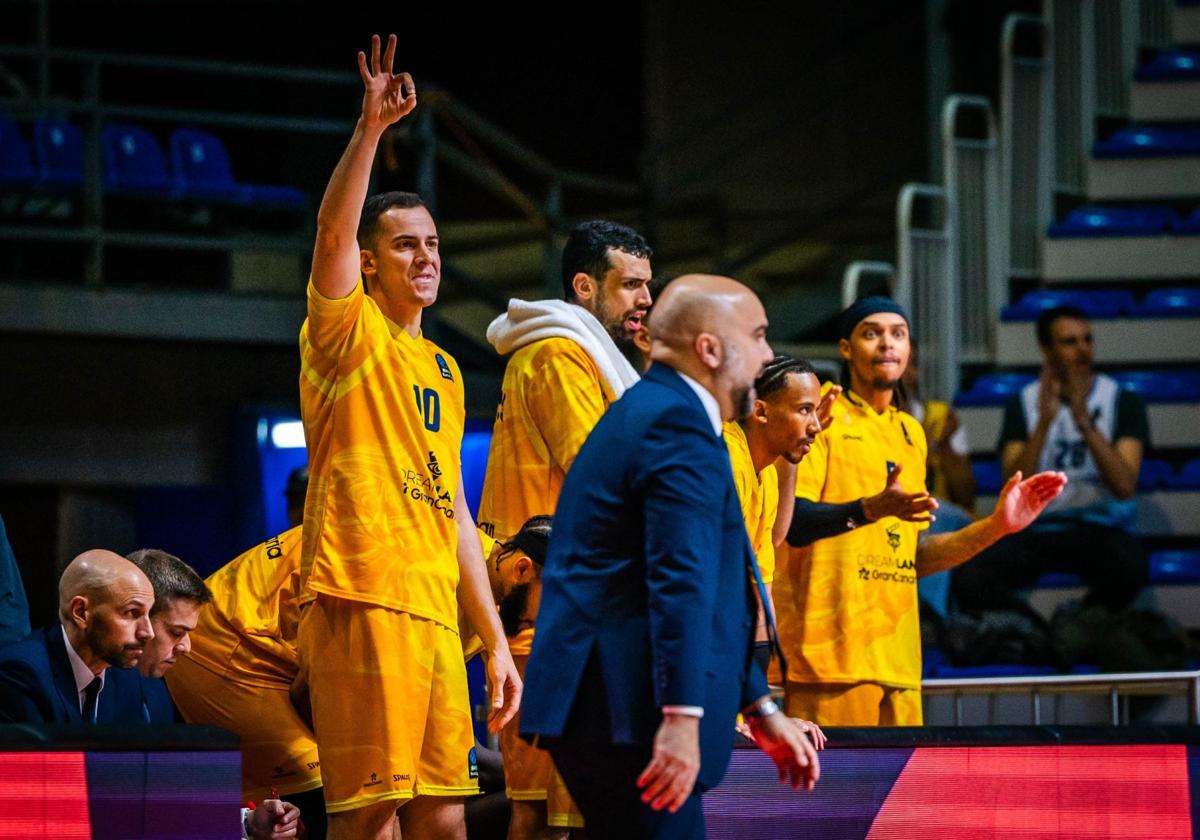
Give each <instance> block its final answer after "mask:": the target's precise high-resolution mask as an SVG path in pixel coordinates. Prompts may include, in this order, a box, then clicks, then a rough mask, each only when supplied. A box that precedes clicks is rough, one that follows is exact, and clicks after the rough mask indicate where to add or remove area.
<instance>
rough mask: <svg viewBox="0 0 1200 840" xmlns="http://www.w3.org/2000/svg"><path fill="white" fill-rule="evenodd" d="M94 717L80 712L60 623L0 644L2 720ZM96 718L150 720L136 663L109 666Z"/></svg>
mask: <svg viewBox="0 0 1200 840" xmlns="http://www.w3.org/2000/svg"><path fill="white" fill-rule="evenodd" d="M90 722H91V721H84V720H83V717H82V716H81V715H80V713H79V691H78V689H77V688H76V687H75V676H74V674H72V672H71V660H69V659H68V658H67V646H66V642H64V641H63V634H62V626H61V625H59V624H58V623H57V622H55V623H53V624H48V625H46V626H45V627H39V628H37V629H36V630H34V631H33V632H32V633H30V634H29V635H28V636H26V637H25V638H24V639H22V640H21V641H19V642H14V643H13V644H11V645H8V646H7V647H4V648H2V649H0V723H90ZM96 722H97V723H145V722H146V717H145V713H144V711H143V696H142V677H141V675H140V674H139V673H138V671H137V669H136V668H109V669H108V670H107V671H105V674H104V690H103V691H102V692H100V699H99V701H98V703H97V706H96Z"/></svg>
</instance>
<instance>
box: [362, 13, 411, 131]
mask: <svg viewBox="0 0 1200 840" xmlns="http://www.w3.org/2000/svg"><path fill="white" fill-rule="evenodd" d="M379 46H380V44H379V36H378V35H372V36H371V63H370V66H368V65H367V56H366V54H364V53H361V52H360V53H359V54H358V73H359V75H360V76H362V80H363V105H362V119H363V122H364V123H365V124H366V126H367V127H368V128H374V129H377V130H380V131H382V130H383V129H385V128H387V127H388V126H389V125H391V124H392V123H394V122H396V121H397V120H399V119H400V118H401V117H404V116H405V115H407V114H408V113H409V112H410V111H412V109H413V108H415V107H417V88H416V86H415V85H414V84H413V80H412V76H410V75H409V74H407V73H392V62H393V61H394V60H395V58H396V36H395V35H389V36H388V42H387V50H386V51H384V53H383V61H382V63H381V62H380V60H379Z"/></svg>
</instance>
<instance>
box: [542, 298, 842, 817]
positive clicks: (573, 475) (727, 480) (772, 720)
mask: <svg viewBox="0 0 1200 840" xmlns="http://www.w3.org/2000/svg"><path fill="white" fill-rule="evenodd" d="M766 328H767V323H766V315H765V313H764V312H763V308H762V304H761V303H760V302H759V300H758V298H757V297H756V296H755V295H754V293H753V292H751V291H750V290H749V289H747V288H746V287H745V286H743V285H741V284H740V283H738V282H736V281H734V280H731V279H729V278H723V277H709V276H699V275H692V276H687V277H681V278H679V279H677V280H675V281H673V282H672V283H671V284H670V285H668V286H667V288H666V290H665V291H664V292H663V294H662V296H661V298H660V299H659V301H658V303H657V305H656V306H655V309H654V312H653V315H652V317H651V321H650V335H651V341H652V349H651V358H652V359H653V364H652V365H651V367H650V369H649V371H647V373H646V376H645V377H644V378H643V380H642V381H641V382H639V383H638V384H637V385H635V386H634V387H633V388H631V389H630V390H629V391H627V392H626V394H625V395H624V396H623V397H622V398H621V399H620V400H618V401H617V402H616V403H614V404H613V405H612V406H611V407H610V408H609V410H608V411H607V413H606V414H605V415H604V416H603V417H602V418H601V420H600V422H599V423H598V424H597V425H596V427H595V429H594V430H593V431H592V433H591V435H590V436H589V437H588V439H587V441H586V443H584V445H583V447H582V449H580V452H579V455H578V457H577V458H576V460H575V462H574V464H573V465H572V466H571V470H570V472H569V473H568V474H567V478H566V482H565V483H564V485H563V489H562V494H561V495H560V497H559V501H558V507H557V509H556V510H555V515H554V533H553V535H552V537H551V540H550V551H549V555H548V557H547V560H546V565H545V568H544V571H543V577H542V581H543V589H542V599H541V607H540V610H539V612H538V617H537V632H536V633H535V635H534V643H533V651H532V653H531V655H530V659H529V664H528V667H527V670H526V675H525V695H524V701H523V704H522V709H521V732H522V735H524V736H526V737H534V736H536V738H537V743H539V745H541V746H543V747H545V748H547V749H548V750H549V751H550V753H551V755H552V757H553V758H554V763H555V765H556V766H557V767H558V770H559V772H560V773H561V775H562V777H563V779H564V781H565V782H566V783H567V787H568V788H569V789H570V791H571V795H572V796H573V797H574V798H575V801H576V803H577V804H578V805H579V807H580V810H581V811H582V812H583V815H584V819H585V821H586V823H587V832H588V836H589V837H592V838H605V837H617V836H619V837H621V838H623V840H628V838H633V837H656V838H658V837H664V838H665V837H682V838H694V837H703V836H704V819H703V813H702V811H701V805H700V794H701V793H702V792H703V791H705V790H707V789H708V788H710V787H712V786H713V785H715V784H717V783H718V782H719V781H720V780H721V777H722V776H723V775H724V772H725V768H726V766H727V765H728V763H729V754H730V749H731V747H732V744H733V738H734V721H735V718H736V715H737V713H738V712H739V711H743V712H744V713H745V714H746V716H747V719H748V721H749V722H750V725H751V730H752V732H753V733H754V736H755V740H756V741H758V743H759V744H760V745H761V746H762V747H763V748H764V749H765V750H767V752H768V753H770V755H771V756H772V758H774V759H775V761H776V764H777V765H778V767H779V769H780V774H781V777H785V776H788V775H790V777H791V779H792V783H793V784H794V785H795V786H800V785H801V784H804V785H806V786H809V787H811V785H812V784H813V783H814V782H815V781H816V778H817V774H818V768H817V758H816V753H815V752H813V750H812V748H811V746H810V745H809V743H808V741H807V740H806V739H805V737H804V736H803V734H802V732H801V731H800V729H799V727H798V725H797V724H796V723H794V722H793V721H791V720H789V719H788V718H786V717H784V715H783V714H782V713H781V712H780V711H779V710H778V707H776V706H775V704H774V703H772V702H771V701H770V698H769V695H768V691H767V683H766V680H765V678H764V677H763V674H762V672H761V671H760V670H759V668H758V666H757V665H756V664H755V663H754V662H753V658H752V653H753V640H754V625H755V617H756V615H757V608H756V602H755V597H754V587H755V585H756V583H757V582H758V581H759V579H758V576H757V566H756V564H755V562H754V557H753V554H752V552H751V549H750V544H749V541H748V538H747V536H746V527H745V524H744V522H743V519H742V515H741V510H740V507H739V505H738V500H737V494H736V490H735V489H734V486H733V480H732V474H731V469H730V464H729V455H728V452H727V450H726V449H725V444H724V442H723V440H722V437H721V421H722V419H723V418H733V417H735V416H738V415H739V414H740V413H742V412H743V410H744V408H745V407H747V406H749V405H752V404H753V382H754V379H755V376H756V375H757V373H758V371H759V370H760V369H761V368H762V366H763V365H764V364H765V363H766V362H768V361H770V359H771V350H770V348H769V347H768V346H767V342H766Z"/></svg>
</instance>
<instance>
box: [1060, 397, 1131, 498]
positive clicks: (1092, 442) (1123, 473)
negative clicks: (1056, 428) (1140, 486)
mask: <svg viewBox="0 0 1200 840" xmlns="http://www.w3.org/2000/svg"><path fill="white" fill-rule="evenodd" d="M1077 403H1083V407H1082V408H1080V407H1079V406H1078V405H1077ZM1071 416H1072V418H1073V419H1074V420H1075V425H1076V426H1077V427H1078V428H1079V433H1080V434H1081V435H1083V440H1084V443H1086V444H1087V448H1088V450H1090V451H1091V453H1092V458H1093V460H1095V462H1096V468H1097V469H1098V470H1099V471H1100V478H1101V480H1103V481H1104V484H1105V486H1107V487H1108V489H1109V490H1110V491H1112V494H1113V495H1114V496H1116V497H1117V498H1118V499H1130V498H1133V495H1134V494H1135V493H1136V492H1137V482H1138V472H1139V471H1140V470H1141V468H1142V454H1143V451H1144V449H1145V441H1146V440H1148V439H1149V436H1150V434H1149V428H1148V423H1147V421H1146V406H1145V404H1144V403H1143V402H1142V401H1141V399H1140V398H1138V397H1136V396H1134V395H1133V394H1129V393H1121V394H1120V396H1119V398H1118V402H1117V418H1116V427H1115V428H1114V429H1113V437H1114V438H1115V440H1112V441H1110V440H1109V439H1108V438H1106V437H1105V436H1104V435H1102V434H1101V433H1100V432H1099V430H1097V429H1096V424H1095V423H1093V422H1092V418H1091V416H1090V415H1089V414H1088V411H1087V406H1086V403H1085V402H1084V399H1080V400H1077V401H1074V400H1073V401H1072V403H1071Z"/></svg>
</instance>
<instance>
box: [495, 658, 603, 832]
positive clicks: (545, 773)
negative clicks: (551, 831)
mask: <svg viewBox="0 0 1200 840" xmlns="http://www.w3.org/2000/svg"><path fill="white" fill-rule="evenodd" d="M513 661H514V662H515V663H516V666H517V670H518V671H519V672H520V674H521V678H522V679H524V678H525V663H526V662H528V661H529V656H528V655H521V654H513ZM520 728H521V713H520V712H517V715H516V716H515V717H514V718H513V719H512V720H510V721H509V722H508V725H507V726H505V727H504V728H503V729H502V730H500V753H501V755H503V756H504V792H505V794H506V795H507V796H508V798H509V799H511V800H513V801H514V802H522V801H525V802H535V801H541V800H545V802H546V824H547V825H549V826H553V827H555V828H583V814H582V813H580V811H579V808H577V807H576V806H575V803H574V801H572V799H571V794H570V793H569V792H568V791H567V785H566V783H565V782H564V781H563V780H562V777H561V776H559V775H558V771H557V770H556V769H555V768H554V762H553V761H552V760H551V759H550V753H548V752H546V751H545V750H539V749H538V748H537V747H534V746H531V745H530V744H529V743H527V742H525V741H522V740H521V738H520V737H519V736H518V735H517V733H518V732H519V731H520Z"/></svg>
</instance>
